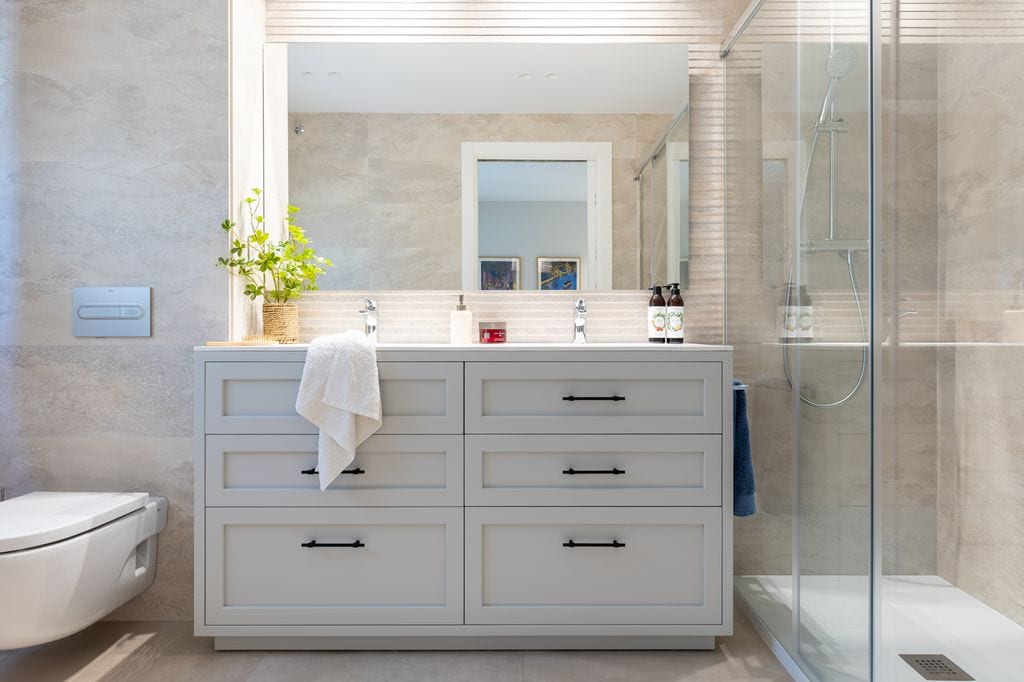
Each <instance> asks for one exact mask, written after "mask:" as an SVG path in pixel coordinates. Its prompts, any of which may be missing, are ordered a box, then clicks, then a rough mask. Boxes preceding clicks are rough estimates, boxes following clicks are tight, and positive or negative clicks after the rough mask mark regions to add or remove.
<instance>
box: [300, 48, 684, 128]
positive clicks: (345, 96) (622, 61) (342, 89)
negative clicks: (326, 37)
mask: <svg viewBox="0 0 1024 682" xmlns="http://www.w3.org/2000/svg"><path fill="white" fill-rule="evenodd" d="M687 53H688V50H687V46H686V45H685V44H680V43H675V44H673V43H651V44H643V43H633V44H625V43H622V44H616V43H607V44H593V45H582V44H573V45H562V44H528V43H522V44H515V43H443V44H437V43H432V44H410V43H401V44H395V43H391V44H381V43H292V44H290V45H289V46H288V110H289V111H290V112H304V113H306V112H308V113H325V112H352V113H577V114H583V113H652V114H674V113H676V112H677V111H679V110H680V109H681V108H682V107H683V105H684V104H686V102H687V101H688V99H689V75H688V61H687V59H688V57H687ZM521 74H530V75H531V76H532V77H531V78H529V79H524V78H520V75H521ZM548 74H557V76H558V77H557V79H554V78H548Z"/></svg>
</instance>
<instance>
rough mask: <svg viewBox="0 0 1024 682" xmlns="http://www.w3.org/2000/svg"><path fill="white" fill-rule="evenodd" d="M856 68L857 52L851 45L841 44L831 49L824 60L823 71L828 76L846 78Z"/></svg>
mask: <svg viewBox="0 0 1024 682" xmlns="http://www.w3.org/2000/svg"><path fill="white" fill-rule="evenodd" d="M856 68H857V53H856V52H855V51H854V49H853V48H852V47H849V46H845V45H844V46H842V47H837V48H836V49H834V50H832V53H831V54H829V56H828V60H827V61H826V62H825V73H827V74H828V77H829V78H835V79H839V78H846V77H847V76H849V75H850V74H851V73H853V70H854V69H856Z"/></svg>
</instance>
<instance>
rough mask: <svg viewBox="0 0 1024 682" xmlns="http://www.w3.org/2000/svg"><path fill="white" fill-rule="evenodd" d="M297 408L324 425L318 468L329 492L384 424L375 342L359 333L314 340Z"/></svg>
mask: <svg viewBox="0 0 1024 682" xmlns="http://www.w3.org/2000/svg"><path fill="white" fill-rule="evenodd" d="M295 409H296V411H297V412H298V413H299V414H300V415H302V416H303V417H305V418H306V419H308V420H309V421H310V422H312V423H313V425H314V426H316V427H317V428H319V429H320V440H319V445H318V457H317V470H318V471H319V474H320V490H326V489H327V486H329V485H330V484H331V482H332V481H333V480H334V479H335V478H337V477H338V476H339V475H340V474H341V472H342V471H344V469H345V467H347V466H348V465H349V464H351V463H352V460H353V459H355V456H356V448H357V447H358V446H359V445H360V444H361V443H362V442H363V441H365V440H366V439H367V438H369V437H370V436H371V435H373V433H374V432H375V431H377V430H378V429H379V428H380V427H381V424H382V423H383V422H382V420H381V406H380V378H379V376H378V374H377V351H376V349H375V348H374V345H373V343H372V342H371V341H370V340H369V339H368V338H366V336H364V335H363V334H360V333H359V332H355V331H348V332H345V333H344V334H333V335H331V336H321V337H318V338H315V339H313V342H312V343H311V344H309V350H308V351H306V365H305V366H304V367H303V368H302V382H301V383H300V384H299V395H298V397H297V398H296V399H295Z"/></svg>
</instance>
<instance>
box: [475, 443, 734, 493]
mask: <svg viewBox="0 0 1024 682" xmlns="http://www.w3.org/2000/svg"><path fill="white" fill-rule="evenodd" d="M721 503H722V438H721V436H696V435H667V436H646V435H644V436H618V435H603V436H591V435H572V436H568V435H544V436H531V435H507V436H506V435H503V436H495V435H488V436H467V437H466V504H467V505H472V506H502V505H517V506H565V505H591V506H614V505H623V506H656V507H670V506H718V505H720V504H721Z"/></svg>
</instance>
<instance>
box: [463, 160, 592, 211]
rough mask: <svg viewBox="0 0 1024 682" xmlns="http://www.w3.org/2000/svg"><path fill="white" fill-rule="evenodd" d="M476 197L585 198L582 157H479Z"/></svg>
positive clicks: (516, 199)
mask: <svg viewBox="0 0 1024 682" xmlns="http://www.w3.org/2000/svg"><path fill="white" fill-rule="evenodd" d="M476 191H477V200H478V201H580V202H584V203H585V202H586V201H587V162H586V161H480V162H479V165H478V166H477V190H476Z"/></svg>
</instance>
